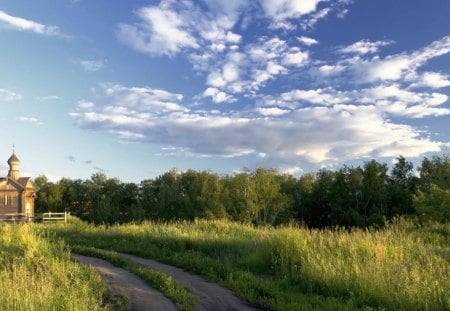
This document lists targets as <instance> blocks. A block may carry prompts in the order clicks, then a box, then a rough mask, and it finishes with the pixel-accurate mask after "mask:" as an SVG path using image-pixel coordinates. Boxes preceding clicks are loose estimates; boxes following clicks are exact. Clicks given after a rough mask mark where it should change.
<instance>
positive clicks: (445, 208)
mask: <svg viewBox="0 0 450 311" xmlns="http://www.w3.org/2000/svg"><path fill="white" fill-rule="evenodd" d="M414 205H415V207H416V211H417V214H418V216H419V218H420V219H421V220H422V221H424V220H435V221H439V222H443V223H447V222H450V189H447V190H444V189H441V188H440V187H438V186H436V185H434V184H432V185H431V189H430V191H429V193H424V192H419V194H418V195H417V196H416V197H415V198H414Z"/></svg>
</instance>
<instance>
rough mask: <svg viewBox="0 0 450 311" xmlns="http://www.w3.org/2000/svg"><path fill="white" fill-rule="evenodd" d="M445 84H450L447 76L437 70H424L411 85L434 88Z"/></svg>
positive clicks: (445, 85)
mask: <svg viewBox="0 0 450 311" xmlns="http://www.w3.org/2000/svg"><path fill="white" fill-rule="evenodd" d="M447 86H450V80H449V79H448V76H447V75H443V74H441V73H438V72H424V73H423V74H422V75H421V76H420V78H419V80H418V82H416V83H414V84H413V85H412V87H431V88H436V89H438V88H443V87H447Z"/></svg>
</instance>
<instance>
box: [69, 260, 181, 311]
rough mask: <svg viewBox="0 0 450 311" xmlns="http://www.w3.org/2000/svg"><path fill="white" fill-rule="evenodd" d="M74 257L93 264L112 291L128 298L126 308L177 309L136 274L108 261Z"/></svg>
mask: <svg viewBox="0 0 450 311" xmlns="http://www.w3.org/2000/svg"><path fill="white" fill-rule="evenodd" d="M72 258H73V259H75V260H77V261H78V262H81V263H84V264H88V265H91V266H92V267H93V268H94V269H95V270H97V272H98V273H99V274H100V275H101V276H102V278H103V279H104V280H105V281H106V282H107V283H108V285H109V290H110V291H111V292H112V293H117V294H121V295H124V296H126V297H127V298H128V303H127V306H126V310H135V311H147V310H157V311H159V310H161V311H166V310H167V311H171V310H177V307H176V306H175V304H174V303H173V302H172V301H170V300H169V299H167V298H166V297H165V296H164V295H163V294H161V293H160V292H159V291H157V290H155V289H153V288H151V287H150V286H148V285H147V284H145V283H144V281H142V280H141V279H140V278H138V277H137V276H136V275H134V274H132V273H130V272H128V271H126V270H124V269H121V268H117V267H115V266H113V265H112V264H110V263H109V262H108V261H106V260H103V259H99V258H94V257H87V256H82V255H78V254H74V253H72Z"/></svg>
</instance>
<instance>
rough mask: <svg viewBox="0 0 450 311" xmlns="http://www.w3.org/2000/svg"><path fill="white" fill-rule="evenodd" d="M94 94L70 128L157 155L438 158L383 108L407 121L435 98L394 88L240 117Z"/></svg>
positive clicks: (105, 90) (130, 92)
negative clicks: (155, 147)
mask: <svg viewBox="0 0 450 311" xmlns="http://www.w3.org/2000/svg"><path fill="white" fill-rule="evenodd" d="M211 92H212V91H211ZM97 94H98V95H97V98H96V99H95V100H93V101H92V102H93V104H92V105H81V106H80V105H79V106H78V109H77V110H76V111H74V112H73V113H71V116H72V117H73V118H74V119H75V121H76V122H78V123H79V124H80V125H81V126H83V127H86V128H90V129H95V130H106V131H108V132H110V133H111V134H114V135H116V136H117V137H119V138H120V139H124V140H127V141H140V142H148V143H156V144H160V145H162V146H164V148H166V149H164V150H162V151H161V154H166V155H168V154H170V155H178V156H180V155H183V156H186V155H189V156H201V157H204V156H221V157H236V156H243V155H251V154H253V155H255V156H256V157H258V155H260V154H264V155H266V156H265V157H264V159H265V161H266V160H267V161H269V160H270V159H274V158H276V159H284V161H285V163H286V164H288V163H291V165H292V164H293V163H300V162H301V161H307V162H310V163H318V164H319V163H327V162H333V161H336V160H338V159H339V160H341V161H343V160H346V159H352V158H358V157H367V156H371V157H377V156H396V155H398V154H403V155H405V156H417V155H419V154H422V153H424V152H429V151H439V150H440V148H441V147H442V146H443V144H445V143H444V142H439V141H433V140H431V139H429V138H424V137H422V134H421V132H420V131H419V130H417V129H415V128H414V127H412V126H410V125H405V124H398V123H395V122H393V121H389V119H388V118H386V116H387V115H394V114H395V113H397V112H395V111H391V110H390V105H386V101H389V102H390V103H391V104H395V103H397V102H399V101H400V100H403V101H404V104H405V108H406V110H408V109H410V112H408V113H411V115H412V116H418V115H419V113H418V112H419V111H425V110H421V109H422V107H421V105H422V104H423V101H422V100H421V99H428V101H429V102H428V107H427V108H426V109H441V108H440V107H439V105H440V103H442V100H443V98H439V96H437V95H436V94H434V93H431V94H428V93H427V94H418V95H417V94H413V93H411V92H408V91H406V90H401V89H399V88H398V87H396V86H393V87H391V88H389V87H386V89H371V88H368V89H365V90H363V91H362V92H355V91H348V92H340V91H336V90H334V89H332V88H328V89H317V90H303V91H302V90H295V91H291V92H288V93H284V94H282V95H280V98H279V99H278V101H277V102H278V103H282V102H297V101H302V100H304V101H307V102H310V103H314V104H316V105H312V106H311V105H291V107H290V108H283V107H282V105H281V104H280V105H273V103H274V102H276V101H272V102H271V103H270V105H269V104H268V105H267V106H266V105H264V103H262V104H261V106H260V107H257V108H255V109H250V110H243V111H241V112H235V111H234V112H233V111H229V112H217V111H212V110H211V111H208V110H191V109H188V108H186V107H184V106H183V105H182V103H181V101H182V97H181V96H180V95H178V94H173V93H170V92H167V91H163V90H159V91H158V92H155V90H153V89H149V88H139V87H125V86H121V85H112V86H111V85H109V86H107V85H104V86H102V88H101V92H98V93H97ZM149 96H150V97H151V98H152V99H151V102H152V103H150V104H149V102H148V101H149V99H148V97H149ZM369 98H371V100H369ZM124 101H125V103H124ZM155 101H156V102H157V104H154V103H153V102H155ZM173 101H175V102H173ZM358 101H359V102H358ZM82 102H83V103H84V102H91V101H90V100H86V101H82ZM169 103H170V105H169ZM167 105H169V106H170V107H173V108H174V109H167ZM172 105H175V106H172ZM175 107H176V109H175ZM412 110H417V112H412ZM255 112H256V114H255ZM408 113H405V112H403V114H404V115H406V114H408ZM447 113H449V112H448V111H447Z"/></svg>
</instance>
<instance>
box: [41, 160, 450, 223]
mask: <svg viewBox="0 0 450 311" xmlns="http://www.w3.org/2000/svg"><path fill="white" fill-rule="evenodd" d="M418 171H419V174H418V175H417V174H416V173H415V170H414V167H413V164H412V163H411V162H408V161H407V160H406V159H405V158H404V157H402V156H400V157H398V158H397V160H396V162H395V164H394V165H393V167H392V169H391V170H389V168H388V166H387V164H385V163H379V162H377V161H375V160H371V161H368V162H365V163H364V165H363V166H357V167H350V166H344V167H342V168H340V169H338V170H329V169H321V170H320V171H318V172H316V173H309V174H305V175H303V176H301V177H299V178H295V177H293V176H292V175H289V174H282V173H280V172H278V171H277V170H274V169H264V168H258V169H256V170H255V171H248V170H247V171H244V172H240V173H236V174H233V175H219V174H217V173H214V172H212V171H195V170H187V171H186V172H180V171H178V170H176V169H173V170H171V171H168V172H166V173H164V174H162V175H160V176H158V177H156V178H154V179H147V180H143V181H141V182H140V183H139V184H136V183H126V182H122V181H120V180H119V179H117V178H108V177H107V176H106V175H105V174H102V173H95V174H93V175H92V176H91V178H90V179H88V180H81V179H75V180H72V179H68V178H63V179H61V180H59V181H58V182H56V183H53V182H50V181H49V180H48V179H47V178H46V177H45V176H43V175H41V176H38V177H37V178H36V179H35V180H34V182H35V184H36V186H37V187H38V188H39V191H38V195H37V198H36V202H35V206H36V207H35V208H36V212H38V213H39V212H47V211H52V212H62V211H68V212H70V213H72V214H74V215H76V216H78V217H80V218H81V219H84V220H87V221H90V222H94V223H105V224H112V223H125V222H139V221H143V220H158V221H170V220H194V219H197V218H207V219H216V218H226V219H231V220H235V221H240V222H246V223H254V224H270V225H278V224H284V223H290V222H300V223H303V224H305V225H307V226H309V227H314V228H322V227H329V226H345V227H353V226H357V227H367V226H383V224H384V223H385V221H386V220H389V219H392V218H393V217H396V216H401V215H407V216H418V217H419V219H421V220H426V219H434V220H438V221H450V159H449V158H448V156H433V157H432V158H431V159H428V158H424V159H423V160H422V163H421V167H419V168H418Z"/></svg>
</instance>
